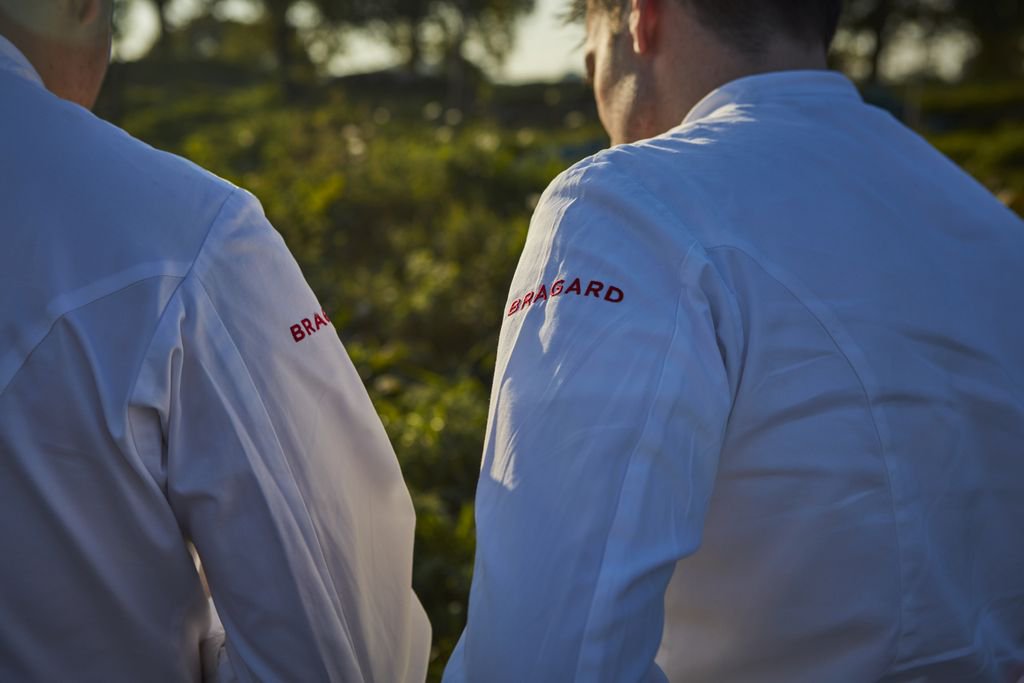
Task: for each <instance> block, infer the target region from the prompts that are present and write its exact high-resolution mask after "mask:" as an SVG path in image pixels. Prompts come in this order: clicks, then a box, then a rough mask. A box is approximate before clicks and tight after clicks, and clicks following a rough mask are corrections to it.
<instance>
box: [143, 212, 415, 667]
mask: <svg viewBox="0 0 1024 683" xmlns="http://www.w3.org/2000/svg"><path fill="white" fill-rule="evenodd" d="M135 403H136V406H137V408H136V409H135V410H134V411H133V414H134V415H135V416H136V417H135V420H136V421H142V422H144V421H145V416H147V415H150V416H158V418H159V421H160V432H161V436H162V439H163V440H164V442H165V443H164V445H163V447H162V449H161V453H160V456H159V457H160V461H159V464H155V465H154V466H153V469H155V470H156V471H157V478H158V479H161V480H162V482H161V483H162V485H163V486H164V488H165V491H166V495H167V498H168V500H169V501H170V504H171V507H172V509H173V511H174V514H175V515H176V517H177V519H178V522H179V524H180V526H181V528H182V531H183V534H184V535H186V536H187V537H188V538H189V539H191V540H192V542H193V543H194V544H195V547H196V549H197V551H198V553H199V555H200V557H201V559H202V562H203V566H204V568H205V570H206V574H207V577H208V579H209V583H210V588H211V591H212V594H213V599H214V601H215V602H216V605H217V610H218V612H219V614H220V616H221V618H222V620H223V622H224V626H225V630H226V632H227V648H228V653H229V655H230V660H231V665H232V668H233V670H234V672H235V675H236V676H237V677H238V679H239V680H242V681H262V682H267V681H346V682H349V681H416V682H417V683H418V682H419V681H422V680H423V678H424V675H425V671H426V664H427V656H428V650H429V639H430V630H429V625H428V623H427V621H426V617H425V615H424V613H423V611H422V608H421V607H420V605H419V603H418V601H417V600H416V597H415V595H414V594H413V592H412V589H411V571H412V546H413V527H414V523H415V520H414V514H413V510H412V504H411V501H410V498H409V494H408V491H407V489H406V487H405V484H404V483H403V481H402V477H401V472H400V471H399V467H398V463H397V460H396V458H395V456H394V453H393V451H392V449H391V446H390V444H389V442H388V439H387V437H386V435H385V432H384V429H383V427H382V425H381V423H380V421H379V419H378V417H377V415H376V413H375V411H374V409H373V407H372V405H371V403H370V401H369V398H368V396H367V394H366V391H365V389H364V387H363V385H362V382H361V381H360V378H359V376H358V374H357V373H356V371H355V369H354V368H353V366H352V364H351V362H350V361H349V359H348V357H347V355H346V353H345V351H344V349H343V348H342V345H341V343H340V341H339V339H338V336H337V334H336V332H335V330H334V328H333V327H332V325H331V324H330V321H329V320H328V317H327V314H326V313H324V311H323V310H322V309H321V308H320V306H319V304H318V303H317V301H316V298H315V297H314V296H313V294H312V292H311V291H310V290H309V288H308V286H307V285H306V283H305V281H304V279H303V278H302V275H301V273H300V272H299V269H298V267H297V265H296V264H295V262H294V260H293V259H292V257H291V255H290V254H289V252H288V251H287V249H286V248H285V246H284V243H283V241H282V240H281V238H280V236H279V235H278V234H277V233H276V232H275V231H274V230H273V229H272V228H271V227H270V226H269V224H268V223H267V221H266V219H265V218H264V217H263V214H262V211H261V210H260V208H259V205H258V204H257V203H256V202H255V200H253V199H252V198H251V197H248V196H247V195H245V194H244V193H240V192H239V193H236V194H235V195H233V196H232V197H231V198H230V199H229V200H228V202H227V204H226V205H225V207H224V209H223V210H222V212H221V215H220V217H219V218H218V220H217V222H216V223H215V224H214V226H213V228H212V229H211V231H210V235H209V237H208V238H207V241H206V244H205V245H204V246H203V248H202V250H201V252H200V254H199V256H198V258H197V259H196V262H195V265H194V267H193V270H192V272H191V273H190V274H189V275H188V276H187V277H186V278H185V279H184V281H183V282H182V283H181V284H180V286H179V288H178V291H177V292H176V293H175V295H174V297H173V298H172V299H171V303H170V305H169V306H168V308H167V310H166V312H165V313H164V315H163V318H162V320H161V323H160V325H159V328H158V329H157V332H156V335H155V337H154V340H153V343H152V344H151V350H150V353H149V355H148V357H147V359H146V362H145V364H144V366H143V368H142V371H141V373H140V376H139V383H138V389H137V390H136V396H135ZM146 408H148V412H147V410H145V409H146ZM146 431H147V430H146V429H145V425H141V426H138V427H137V431H136V434H135V436H136V441H137V442H139V441H145V438H144V437H145V433H146ZM150 431H151V430H150ZM145 448H147V446H146V445H145V444H140V450H144V449H145ZM151 461H152V459H151Z"/></svg>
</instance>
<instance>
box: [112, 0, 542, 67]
mask: <svg viewBox="0 0 1024 683" xmlns="http://www.w3.org/2000/svg"><path fill="white" fill-rule="evenodd" d="M136 1H137V0H121V3H122V4H123V5H128V4H131V3H132V2H136ZM148 2H150V3H151V5H152V8H153V9H154V10H155V12H156V15H157V17H158V23H159V34H158V38H157V41H156V43H155V45H154V50H155V51H156V53H157V54H158V55H161V56H164V57H169V56H173V55H170V54H169V52H177V53H178V55H179V56H185V55H181V54H180V53H182V52H188V55H187V56H188V57H192V56H194V55H195V54H196V51H195V49H196V42H197V38H198V39H199V40H201V41H202V42H203V43H204V44H206V45H210V44H213V43H216V41H219V40H222V39H223V40H227V39H228V38H229V36H230V37H231V38H233V39H235V46H234V47H235V48H236V49H235V50H233V51H232V52H234V54H235V55H236V56H237V55H238V54H239V50H238V49H237V48H238V45H237V38H238V37H239V34H240V32H239V31H237V30H236V31H234V33H233V34H229V33H228V32H227V31H218V30H216V29H215V24H217V23H218V22H219V23H230V22H229V21H228V20H227V19H226V18H225V17H226V14H225V13H224V12H222V11H221V10H222V9H223V8H225V7H227V6H228V5H235V6H236V7H237V6H238V5H239V4H243V3H244V4H248V5H250V6H252V7H253V9H256V10H258V16H259V17H260V20H259V22H258V24H260V27H259V29H258V30H254V31H250V32H248V33H249V35H250V38H251V39H252V40H254V42H260V43H262V44H261V45H253V46H252V49H251V50H248V51H243V52H246V53H247V56H248V57H251V56H252V55H253V54H256V53H258V52H259V51H261V50H262V51H263V52H264V53H266V54H269V55H271V56H272V58H273V63H274V65H275V68H276V70H277V72H278V74H279V77H280V78H281V80H282V81H283V82H284V83H285V84H286V85H287V84H288V83H290V82H291V81H292V80H293V78H294V75H295V74H294V73H293V72H294V71H295V70H296V69H297V68H298V69H301V68H302V67H305V66H308V65H309V63H310V59H309V54H308V53H309V49H310V47H311V45H310V38H313V39H314V40H316V41H317V43H318V45H319V50H318V56H319V57H320V61H327V59H328V58H329V57H330V56H333V55H334V54H337V53H338V52H340V51H341V49H342V48H343V46H344V41H343V39H342V37H343V35H344V33H345V32H346V31H351V30H366V31H370V32H371V33H374V34H377V35H380V36H382V37H383V38H384V39H385V40H386V41H387V42H389V43H390V44H391V45H392V46H393V47H394V48H395V49H396V50H397V51H398V52H399V53H400V54H401V55H402V59H403V61H404V63H405V66H406V68H407V70H408V71H410V72H422V71H423V70H424V69H425V68H426V67H429V66H434V67H436V68H439V69H441V70H442V71H443V72H445V73H446V74H447V76H448V77H449V79H451V80H452V82H453V83H455V84H456V85H459V84H460V83H461V82H463V81H465V80H466V77H467V73H468V72H473V71H478V70H479V66H480V65H481V64H480V62H481V61H487V60H489V61H490V62H491V63H493V64H500V63H501V62H502V61H503V60H504V59H505V57H506V56H507V55H508V53H509V52H510V51H511V49H512V47H513V41H514V37H515V28H516V23H517V20H518V19H519V18H520V17H521V16H523V15H525V14H528V13H529V12H530V11H532V10H533V8H534V6H535V0H193V3H192V4H193V5H194V6H197V7H198V8H199V13H198V16H197V17H195V18H194V19H193V20H192V21H191V22H190V23H189V25H187V26H184V27H179V28H177V29H174V28H172V26H171V22H170V21H169V19H168V9H169V7H170V6H171V5H172V4H173V3H174V2H175V0H148ZM120 15H121V16H123V15H124V13H123V12H121V13H120ZM299 16H301V17H305V18H306V21H305V22H304V25H302V26H299V25H298V22H297V20H296V17H299ZM300 29H302V30H300ZM175 32H179V33H180V32H186V33H189V34H191V35H190V36H189V37H188V38H186V39H184V40H173V39H172V38H173V36H172V33H175ZM171 43H174V44H175V45H174V48H173V49H172V47H171ZM471 45H472V46H473V48H474V49H473V50H472V51H470V50H468V49H467V48H468V47H469V46H471ZM325 48H326V49H325ZM214 51H217V52H219V51H218V50H214ZM206 52H210V50H199V54H200V55H201V54H203V53H206ZM470 52H472V54H470Z"/></svg>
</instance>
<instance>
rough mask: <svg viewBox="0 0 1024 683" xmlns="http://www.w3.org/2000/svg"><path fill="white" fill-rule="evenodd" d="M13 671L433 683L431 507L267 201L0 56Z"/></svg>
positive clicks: (1, 45) (5, 661) (3, 531)
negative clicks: (420, 588)
mask: <svg viewBox="0 0 1024 683" xmlns="http://www.w3.org/2000/svg"><path fill="white" fill-rule="evenodd" d="M0 121H2V125H0V244H2V249H0V340H2V346H0V553H2V554H0V605H2V614H3V618H2V619H0V680H2V681H18V682H19V683H21V682H29V681H46V682H50V681H75V682H76V683H78V682H87V681H96V682H102V683H120V682H125V683H136V682H138V681H146V682H147V683H150V682H160V681H168V682H174V683H180V682H182V681H196V680H199V676H200V672H199V667H200V661H199V655H200V649H199V641H200V639H201V638H202V636H203V633H204V632H205V630H206V629H207V627H208V623H209V620H210V614H209V610H208V609H207V602H206V599H205V597H204V592H203V589H202V586H201V584H200V580H199V578H198V576H197V573H196V570H195V567H194V566H193V563H192V559H191V557H190V554H189V549H188V547H187V543H186V541H187V540H190V541H191V542H193V543H194V544H195V547H196V549H197V550H198V553H199V555H200V556H201V557H202V561H203V564H204V566H205V570H206V573H207V577H208V578H209V582H210V586H211V589H212V592H213V596H214V600H215V602H216V605H217V608H218V611H219V613H220V616H221V618H222V619H223V622H224V626H225V628H226V631H227V654H228V657H227V662H228V663H229V664H230V668H231V669H233V671H234V673H235V675H236V676H237V678H238V680H240V681H261V682H267V681H286V682H288V683H296V682H299V681H302V682H303V683H305V682H312V681H345V682H346V683H349V682H352V681H379V682H385V683H393V682H395V681H416V682H420V681H422V680H423V679H424V676H425V672H426V665H427V657H428V649H429V640H430V629H429V625H428V623H427V621H426V617H425V615H424V613H423V611H422V608H421V607H420V605H419V603H418V601H417V600H416V597H415V595H414V594H413V592H412V590H411V587H410V586H411V565H412V543H413V526H414V515H413V509H412V505H411V501H410V498H409V493H408V491H407V489H406V487H405V485H404V483H403V481H402V478H401V474H400V472H399V467H398V464H397V461H396V459H395V456H394V453H393V451H392V450H391V447H390V445H389V443H388V440H387V437H386V435H385V433H384V430H383V428H382V426H381V423H380V421H379V420H378V418H377V416H376V414H375V412H374V410H373V408H372V406H371V404H370V401H369V399H368V397H367V395H366V392H365V390H364V388H363V385H362V383H361V382H360V379H359V376H358V375H357V374H356V371H355V370H354V368H353V366H352V364H351V363H350V361H349V359H348V357H347V356H346V354H345V352H344V349H343V348H342V346H341V343H340V342H339V340H338V336H337V334H336V332H335V330H334V329H333V327H332V326H331V324H330V321H329V319H328V314H327V313H325V312H324V311H323V309H322V308H321V307H320V305H319V304H318V302H317V299H316V298H315V297H314V295H313V293H312V292H311V291H310V289H309V287H308V286H307V285H306V283H305V281H304V279H303V277H302V274H301V273H300V271H299V268H298V267H297V265H296V263H295V261H294V260H293V258H292V256H291V255H290V253H289V252H288V249H287V248H286V247H285V244H284V242H283V241H282V239H281V237H280V236H279V235H278V233H276V232H275V231H274V229H273V228H272V227H271V226H270V225H269V224H268V223H267V220H266V219H265V218H264V216H263V213H262V210H261V208H260V206H259V204H258V202H257V201H256V200H255V199H254V198H253V197H252V196H250V195H248V194H246V193H245V192H243V191H241V190H239V189H237V188H235V187H232V186H231V185H230V184H228V183H226V182H224V181H222V180H220V179H218V178H215V177H213V176H211V175H209V174H207V173H205V172H203V171H202V170H200V169H199V168H197V167H195V166H193V165H191V164H189V163H187V162H186V161H184V160H182V159H179V158H177V157H174V156H171V155H169V154H164V153H161V152H158V151H155V150H153V149H151V148H149V147H147V146H145V145H143V144H142V143H140V142H138V141H136V140H134V139H132V138H131V137H129V136H128V135H127V134H125V133H123V132H122V131H120V130H118V129H116V128H114V127H112V126H110V125H107V124H105V123H103V122H102V121H100V120H98V119H96V118H95V117H93V116H92V115H91V114H90V113H88V112H87V111H85V110H84V109H82V108H80V107H78V106H76V105H73V104H70V103H68V102H65V101H63V100H60V99H58V98H56V97H55V96H53V95H51V94H50V93H49V92H47V91H46V90H45V89H44V88H43V86H42V83H41V81H40V80H39V77H38V75H36V73H35V72H34V71H33V70H32V67H31V66H30V65H29V63H28V62H27V61H26V60H25V58H24V57H23V56H22V55H20V54H19V53H18V51H17V50H16V49H15V48H14V47H13V45H11V44H10V43H9V42H7V41H3V40H2V39H0Z"/></svg>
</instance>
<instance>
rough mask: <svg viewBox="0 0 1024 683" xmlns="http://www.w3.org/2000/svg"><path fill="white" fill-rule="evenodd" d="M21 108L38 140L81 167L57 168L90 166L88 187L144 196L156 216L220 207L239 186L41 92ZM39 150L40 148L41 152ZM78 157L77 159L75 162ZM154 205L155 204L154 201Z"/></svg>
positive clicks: (85, 182)
mask: <svg viewBox="0 0 1024 683" xmlns="http://www.w3.org/2000/svg"><path fill="white" fill-rule="evenodd" d="M24 98H25V99H26V100H29V101H25V102H23V103H22V104H23V105H24V106H25V108H26V110H28V111H27V112H26V114H28V112H32V114H31V118H32V119H34V123H31V124H30V125H33V126H35V127H37V130H35V131H33V133H34V137H35V138H36V139H38V140H41V141H43V142H42V143H41V144H42V145H43V146H44V148H43V150H42V151H43V152H45V151H46V150H45V148H46V147H49V148H50V150H52V153H53V154H54V155H55V156H59V157H60V158H61V159H62V160H70V161H73V162H77V163H64V164H60V165H58V166H57V168H87V169H88V170H89V173H88V174H80V175H87V176H88V177H84V178H82V177H79V178H75V179H74V180H75V184H81V185H84V186H86V187H89V186H99V185H101V184H107V186H108V187H112V188H114V191H115V192H116V193H117V195H118V196H120V197H122V198H124V199H125V200H126V201H128V202H130V201H131V200H132V198H133V197H140V196H141V197H145V199H146V200H147V201H148V202H150V203H149V204H148V208H149V210H150V212H151V213H152V214H154V215H158V214H159V213H160V212H161V211H170V212H171V213H173V214H176V215H180V214H181V213H182V209H187V208H188V207H193V206H196V207H198V206H201V205H203V204H210V203H213V204H219V203H222V202H223V201H224V200H226V199H227V197H228V196H230V195H231V194H232V193H233V192H235V190H237V189H238V188H237V187H236V186H235V185H233V184H232V183H231V182H229V181H227V180H225V179H223V178H220V177H218V176H216V175H215V174H213V173H211V172H210V171H207V170H205V169H203V168H201V167H200V166H198V165H197V164H195V163H192V162H191V161H189V160H187V159H184V158H182V157H180V156H177V155H175V154H171V153H169V152H164V151H161V150H158V149H156V148H154V147H152V146H150V145H149V144H147V143H145V142H143V141H141V140H139V139H137V138H135V137H133V136H132V135H131V134H129V133H128V132H127V131H125V130H123V129H121V128H119V127H117V126H115V125H113V124H111V123H109V122H107V121H104V120H103V119H100V118H99V117H97V116H96V115H94V114H93V113H92V112H90V111H88V110H86V109H84V108H82V107H80V106H78V105H76V104H72V103H70V102H66V101H64V100H62V99H60V98H58V97H56V96H54V95H52V94H51V93H49V92H48V91H46V90H43V89H41V88H32V89H26V92H25V94H24ZM37 151H38V150H37ZM75 157H77V159H76V158H75ZM154 200H155V202H156V203H155V204H153V203H152V202H154Z"/></svg>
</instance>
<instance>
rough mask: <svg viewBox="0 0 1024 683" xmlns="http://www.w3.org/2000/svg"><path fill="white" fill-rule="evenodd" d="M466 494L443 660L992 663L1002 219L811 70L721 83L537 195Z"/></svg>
mask: <svg viewBox="0 0 1024 683" xmlns="http://www.w3.org/2000/svg"><path fill="white" fill-rule="evenodd" d="M577 278H578V279H579V284H578V285H577V286H576V287H573V285H574V284H575V281H576V279H577ZM542 285H543V286H544V287H543V290H542V289H541V286H542ZM570 287H571V288H572V289H571V290H570ZM611 288H614V289H611ZM588 289H590V290H591V293H590V295H589V296H588V295H587V290H588ZM556 293H557V296H556ZM476 514H477V517H476V519H477V529H478V539H479V540H478V551H477V561H476V568H475V575H474V583H473V588H472V594H471V598H470V605H469V620H468V626H467V628H466V631H465V633H464V635H463V637H462V639H461V641H460V643H459V646H458V648H457V650H456V653H455V655H454V657H453V659H452V661H451V662H450V664H449V666H448V670H447V673H446V679H445V680H446V681H448V682H450V683H456V682H459V681H472V682H474V683H477V682H479V683H483V682H486V683H502V682H504V681H507V682H509V683H519V682H522V681H530V682H531V683H542V682H546V681H550V682H552V683H565V682H567V681H588V682H590V681H603V682H607V683H629V682H630V681H663V680H666V679H667V680H669V681H675V682H680V683H683V682H686V683H691V682H697V681H703V682H708V683H734V682H735V683H741V682H743V683H750V682H751V681H757V682H758V683H773V682H778V683H804V682H806V683H820V682H822V681H827V682H828V683H846V682H848V683H864V682H866V681H929V682H948V683H970V682H975V681H978V682H980V681H986V682H988V681H992V682H993V683H995V682H998V683H1005V681H1007V680H1016V677H1014V678H1011V675H1014V674H1015V670H1016V675H1019V669H1017V667H1019V665H1020V664H1022V663H1024V225H1022V222H1021V221H1020V220H1019V219H1018V218H1016V217H1015V216H1014V215H1013V214H1012V213H1011V212H1010V211H1008V210H1007V209H1006V208H1005V207H1003V206H1002V205H1001V204H999V203H998V202H997V201H996V200H995V199H994V198H993V197H992V196H991V195H990V194H989V193H988V192H987V191H985V190H984V189H983V188H982V187H981V186H979V185H978V184H977V183H975V182H974V181H973V180H971V179H970V178H969V177H968V176H966V175H965V174H964V173H963V172H962V171H960V170H959V169H957V168H956V167H955V166H954V165H953V164H951V163H950V162H948V161H947V160H946V159H944V158H943V157H941V156H940V155H939V154H938V153H937V152H935V151H934V150H933V149H932V148H931V147H930V146H928V145H927V144H926V143H925V142H923V141H922V140H921V139H920V138H918V137H917V136H916V135H914V134H913V133H911V132H909V131H908V130H906V129H905V128H904V127H902V126H901V125H899V124H898V123H897V122H896V121H895V120H893V119H892V118H891V117H890V116H889V115H887V114H885V113H884V112H881V111H879V110H876V109H874V108H872V107H869V106H867V105H865V104H864V103H863V102H862V101H861V100H860V98H859V96H858V94H857V92H856V90H855V89H854V87H853V86H852V84H850V83H849V81H847V80H846V79H845V78H843V77H842V76H840V75H838V74H833V73H828V72H790V73H776V74H768V75H763V76H757V77H751V78H747V79H743V80H740V81H736V82H734V83H731V84H729V85H727V86H725V87H724V88H722V89H721V90H719V91H717V92H715V93H713V94H712V95H710V96H709V97H708V98H707V99H706V100H704V101H703V102H701V103H700V104H699V105H698V106H697V107H696V108H695V109H694V111H693V113H691V114H690V115H689V117H688V118H687V120H686V121H685V123H684V124H683V125H681V126H680V127H678V128H676V129H674V130H672V131H670V132H669V133H667V134H665V135H663V136H660V137H658V138H655V139H652V140H648V141H645V142H641V143H638V144H634V145H627V146H620V147H617V148H614V149H612V150H609V151H606V152H603V153H601V154H598V155H597V156H595V157H593V158H591V159H588V160H586V161H584V162H583V163H581V164H579V165H577V166H576V167H575V168H573V169H571V170H570V171H568V172H567V173H565V174H563V175H562V176H561V177H560V178H558V179H557V180H556V181H555V182H554V184H553V185H552V186H551V187H550V188H549V189H548V191H547V192H546V194H545V195H544V197H543V199H542V201H541V203H540V206H539V208H538V210H537V212H536V215H535V217H534V220H533V223H532V226H531V229H530V234H529V238H528V240H527V244H526V248H525V251H524V253H523V256H522V260H521V262H520V264H519V268H518V270H517V272H516V274H515V279H514V282H513V284H512V291H511V294H510V299H509V303H508V308H507V309H506V311H505V324H504V327H503V329H502V332H501V340H500V345H499V350H498V362H497V370H496V376H495V382H494V392H493V397H492V405H491V415H490V423H489V429H488V436H487V442H486V446H485V452H484V458H483V466H482V473H481V479H480V484H479V490H478V497H477V508H476Z"/></svg>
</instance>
